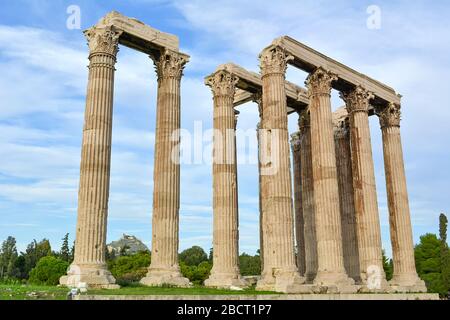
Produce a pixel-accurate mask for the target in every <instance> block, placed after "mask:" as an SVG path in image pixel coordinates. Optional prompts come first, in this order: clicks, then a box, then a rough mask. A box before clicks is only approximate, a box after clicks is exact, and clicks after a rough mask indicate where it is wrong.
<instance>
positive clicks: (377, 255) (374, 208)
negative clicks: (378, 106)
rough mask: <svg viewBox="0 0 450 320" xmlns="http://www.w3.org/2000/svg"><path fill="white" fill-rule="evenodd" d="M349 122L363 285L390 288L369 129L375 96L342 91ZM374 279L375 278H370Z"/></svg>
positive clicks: (356, 91)
mask: <svg viewBox="0 0 450 320" xmlns="http://www.w3.org/2000/svg"><path fill="white" fill-rule="evenodd" d="M341 97H342V99H343V100H344V101H345V104H346V108H347V112H348V114H349V120H350V139H351V154H352V164H353V167H352V174H353V191H354V204H355V213H356V225H357V232H358V251H359V260H360V272H361V282H362V283H363V284H365V285H366V286H367V288H365V289H368V290H370V291H379V290H382V291H384V290H386V289H387V282H386V276H385V273H384V270H383V261H382V247H381V230H380V218H379V214H378V202H377V190H376V185H375V170H374V165H373V158H372V143H371V140H370V128H369V101H370V99H372V98H373V94H372V93H370V92H368V91H367V90H365V89H364V88H362V87H361V86H357V87H356V88H355V89H354V90H352V91H350V92H342V93H341ZM369 276H371V277H372V279H370V280H369V279H368V277H369Z"/></svg>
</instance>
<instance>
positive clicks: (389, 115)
mask: <svg viewBox="0 0 450 320" xmlns="http://www.w3.org/2000/svg"><path fill="white" fill-rule="evenodd" d="M376 113H377V115H378V117H379V118H380V125H381V128H384V127H400V120H401V116H402V113H401V110H400V105H398V104H395V103H393V102H391V103H389V104H388V106H387V107H386V108H384V109H378V110H377V111H376Z"/></svg>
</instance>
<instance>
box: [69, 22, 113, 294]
mask: <svg viewBox="0 0 450 320" xmlns="http://www.w3.org/2000/svg"><path fill="white" fill-rule="evenodd" d="M85 35H86V37H87V39H88V41H89V49H90V55H89V61H90V63H89V80H88V86H87V97H86V109H85V116H84V127H83V141H82V147H81V165H80V184H79V192H78V218H77V230H76V240H75V256H74V261H73V263H72V266H71V268H70V270H69V272H68V276H65V277H62V278H61V284H64V285H68V286H77V285H79V282H85V283H87V285H88V286H91V287H102V286H103V287H107V286H108V285H109V284H114V283H115V279H114V278H113V277H112V276H111V274H110V273H109V271H107V267H106V259H105V253H106V232H107V216H108V199H109V183H110V169H111V139H112V120H113V96H114V72H115V68H114V66H115V64H116V56H117V52H118V41H119V37H120V35H121V32H119V31H117V30H115V29H114V28H113V27H105V28H96V27H93V28H91V29H89V30H87V31H86V32H85Z"/></svg>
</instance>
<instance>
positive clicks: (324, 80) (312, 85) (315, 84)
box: [305, 67, 338, 96]
mask: <svg viewBox="0 0 450 320" xmlns="http://www.w3.org/2000/svg"><path fill="white" fill-rule="evenodd" d="M337 79H338V76H337V75H336V74H334V73H332V72H330V71H327V70H325V69H324V68H322V67H319V68H317V69H316V70H315V71H314V72H313V73H311V74H310V75H309V76H308V78H307V79H306V81H305V84H306V86H307V88H308V93H309V95H310V96H311V95H324V94H326V95H330V94H331V84H332V82H333V81H336V80H337Z"/></svg>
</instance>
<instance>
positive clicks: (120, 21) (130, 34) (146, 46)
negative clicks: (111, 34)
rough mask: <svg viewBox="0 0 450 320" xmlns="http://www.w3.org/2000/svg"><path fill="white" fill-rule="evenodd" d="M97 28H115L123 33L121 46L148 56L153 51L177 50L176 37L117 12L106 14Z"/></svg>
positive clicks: (177, 42) (177, 41)
mask: <svg viewBox="0 0 450 320" xmlns="http://www.w3.org/2000/svg"><path fill="white" fill-rule="evenodd" d="M97 26H98V27H100V28H101V27H109V26H114V27H116V28H117V29H118V30H121V31H122V33H123V36H122V37H121V39H120V43H121V44H123V45H126V46H129V47H131V48H133V49H136V50H138V51H141V52H144V53H147V54H150V53H151V52H152V50H155V49H156V50H160V49H163V48H167V49H169V50H173V51H178V50H179V40H178V37H177V36H175V35H173V34H169V33H165V32H162V31H159V30H156V29H154V28H152V27H150V26H148V25H146V24H144V23H143V22H141V21H139V20H137V19H135V18H129V17H126V16H124V15H122V14H120V13H119V12H117V11H112V12H110V13H108V14H107V15H106V16H105V17H103V18H102V19H100V21H99V22H98V23H97Z"/></svg>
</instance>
